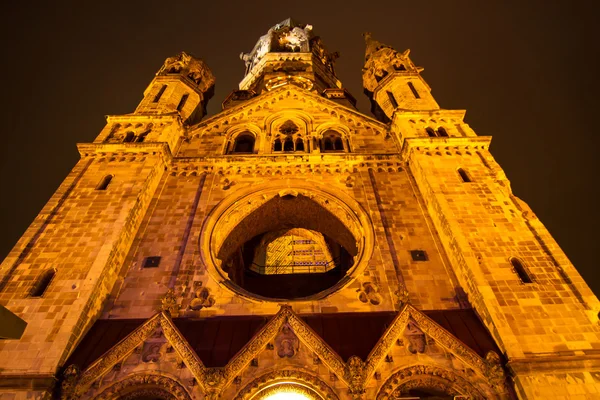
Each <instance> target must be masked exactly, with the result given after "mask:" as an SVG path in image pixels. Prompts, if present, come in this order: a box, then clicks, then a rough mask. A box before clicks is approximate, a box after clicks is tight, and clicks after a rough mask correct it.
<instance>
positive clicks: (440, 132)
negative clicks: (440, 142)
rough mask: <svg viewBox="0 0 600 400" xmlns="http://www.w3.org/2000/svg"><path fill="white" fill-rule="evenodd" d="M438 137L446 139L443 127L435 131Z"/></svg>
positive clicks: (446, 134) (446, 133)
mask: <svg viewBox="0 0 600 400" xmlns="http://www.w3.org/2000/svg"><path fill="white" fill-rule="evenodd" d="M437 132H438V135H440V136H442V137H448V132H446V130H445V129H444V128H443V127H441V126H440V127H439V128H438V129H437Z"/></svg>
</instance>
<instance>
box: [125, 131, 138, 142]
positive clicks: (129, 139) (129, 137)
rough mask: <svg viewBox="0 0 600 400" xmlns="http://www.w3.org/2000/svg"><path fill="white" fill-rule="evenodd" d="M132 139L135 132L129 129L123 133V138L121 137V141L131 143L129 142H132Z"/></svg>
mask: <svg viewBox="0 0 600 400" xmlns="http://www.w3.org/2000/svg"><path fill="white" fill-rule="evenodd" d="M134 139H135V133H133V132H131V131H129V132H127V133H126V134H125V139H123V142H125V143H131V142H133V140H134Z"/></svg>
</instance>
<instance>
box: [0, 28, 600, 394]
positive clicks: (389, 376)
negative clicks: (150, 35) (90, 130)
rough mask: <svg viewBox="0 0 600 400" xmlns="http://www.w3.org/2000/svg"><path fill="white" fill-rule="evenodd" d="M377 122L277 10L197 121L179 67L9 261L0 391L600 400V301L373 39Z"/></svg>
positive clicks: (198, 71)
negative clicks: (236, 78) (13, 330)
mask: <svg viewBox="0 0 600 400" xmlns="http://www.w3.org/2000/svg"><path fill="white" fill-rule="evenodd" d="M365 39H366V54H365V65H364V68H363V84H364V88H365V93H366V94H367V95H368V97H369V98H370V100H371V105H372V112H373V115H374V116H375V117H371V116H368V115H365V114H363V113H361V112H359V111H358V110H357V109H356V107H355V100H354V98H353V97H352V96H351V95H350V94H349V93H348V92H347V91H346V90H345V89H344V88H343V85H342V83H341V82H340V81H339V80H338V78H337V77H336V74H335V70H334V62H335V59H336V58H337V54H336V53H331V52H329V51H328V50H327V49H326V48H325V46H324V44H323V42H322V41H321V39H320V38H319V37H318V36H316V34H315V33H314V32H313V30H312V27H311V26H310V25H305V24H298V23H296V22H294V21H292V20H285V21H283V22H282V23H280V24H277V25H275V26H274V27H272V28H271V29H270V30H269V31H268V33H267V34H266V35H264V36H263V37H261V38H260V39H259V41H258V43H257V44H256V46H255V47H254V48H253V49H252V51H250V52H249V53H246V54H242V60H243V62H244V63H245V66H246V71H245V75H244V78H243V79H242V81H241V83H240V86H239V90H235V91H233V92H232V93H231V94H230V95H229V96H228V97H227V98H226V99H225V101H224V102H223V110H222V111H221V112H219V113H218V114H216V115H214V116H211V117H209V118H204V117H205V107H206V103H207V102H208V100H209V99H210V97H211V96H212V92H213V88H214V82H215V79H214V77H213V74H212V72H211V71H210V69H209V68H208V66H207V65H206V64H205V63H204V62H203V61H201V60H199V59H197V58H194V57H192V56H190V55H188V54H186V53H181V54H179V55H177V56H175V57H171V58H168V59H167V60H166V61H165V63H164V64H163V66H162V67H161V68H160V70H159V71H158V73H157V74H156V77H155V78H154V79H153V80H152V82H151V83H150V85H149V86H148V88H147V89H146V91H145V92H144V98H143V99H142V101H141V102H140V104H139V106H138V107H137V108H136V109H135V112H133V113H131V114H126V115H111V116H108V117H107V124H106V127H105V128H104V129H103V130H102V131H101V132H100V134H99V135H98V137H97V138H96V140H95V141H94V142H93V143H80V144H78V149H79V152H80V155H81V160H80V161H79V162H78V163H77V165H76V166H75V167H74V168H73V170H72V171H71V173H70V174H69V175H68V176H67V178H66V179H65V181H64V182H63V183H62V185H61V186H60V187H59V188H58V190H57V191H56V193H55V194H54V196H53V197H52V198H51V199H50V201H49V202H48V203H47V205H46V206H45V207H44V209H43V210H42V211H41V213H40V214H39V215H38V217H37V218H36V219H35V221H34V222H33V223H32V225H31V226H30V227H29V229H28V230H27V231H26V232H25V234H24V235H23V237H22V238H21V239H20V240H19V242H18V243H17V244H16V246H15V247H14V249H13V250H12V251H11V253H10V254H9V255H8V257H7V258H6V259H5V260H4V262H3V263H2V269H1V275H0V302H1V304H2V305H4V306H6V308H7V309H8V310H10V311H12V312H13V313H15V314H16V315H18V316H19V317H21V318H22V319H24V320H25V321H26V322H27V323H28V326H27V328H26V330H25V332H24V334H23V336H22V337H21V338H20V339H18V340H17V339H13V340H0V399H1V400H5V399H6V400H7V399H46V398H52V397H56V398H62V399H78V398H82V399H240V400H241V399H254V400H258V399H270V400H275V399H288V400H290V399H291V400H293V399H313V400H316V399H319V400H324V399H328V400H334V399H340V400H341V399H354V400H358V399H364V400H370V399H378V400H379V399H381V400H384V399H402V398H410V399H415V398H423V399H514V398H522V399H536V398H537V399H567V398H573V399H584V398H585V399H588V398H589V399H592V398H598V397H600V328H599V326H598V311H600V304H599V303H598V299H597V298H596V297H595V296H594V294H593V293H592V292H591V290H590V289H589V288H588V286H587V285H586V284H585V282H584V281H583V280H582V278H581V276H580V275H579V274H578V273H577V271H576V270H575V268H574V267H573V265H572V264H571V263H570V262H569V260H568V259H567V257H566V256H565V254H564V253H563V252H562V250H561V249H560V248H559V246H558V245H557V244H556V242H555V241H554V239H553V238H552V237H551V236H550V234H549V233H548V231H547V230H546V228H545V227H544V225H543V224H542V223H541V222H540V221H539V220H538V219H537V218H536V216H535V214H534V213H533V212H532V211H531V210H530V209H529V207H528V206H527V205H526V204H525V203H524V202H523V201H522V200H520V199H519V198H517V197H516V196H515V195H514V194H513V193H512V192H511V188H510V182H509V181H508V179H507V178H506V176H505V175H504V172H503V170H502V169H501V167H500V166H499V165H498V164H497V163H496V161H495V160H494V158H493V157H492V155H491V154H490V152H489V146H490V140H491V138H490V137H488V136H477V135H476V134H475V132H474V131H473V130H472V129H471V128H470V127H469V125H467V124H466V123H465V122H464V116H465V111H464V110H445V109H441V108H440V107H439V106H438V104H437V102H436V101H435V99H434V98H433V96H432V95H431V91H430V88H429V86H428V85H427V83H426V82H425V81H424V79H423V78H422V77H421V75H420V72H421V70H422V69H421V68H419V67H416V66H415V65H414V64H413V62H412V61H411V59H410V57H409V52H408V51H405V52H403V53H399V52H397V51H396V50H394V49H392V48H391V47H389V46H386V45H384V44H382V43H379V42H377V41H376V40H374V39H373V38H372V37H371V36H370V35H369V34H366V35H365Z"/></svg>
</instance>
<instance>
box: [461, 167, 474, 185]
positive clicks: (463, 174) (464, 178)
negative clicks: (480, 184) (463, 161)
mask: <svg viewBox="0 0 600 400" xmlns="http://www.w3.org/2000/svg"><path fill="white" fill-rule="evenodd" d="M458 174H459V175H460V178H461V179H462V181H463V182H466V183H469V182H472V181H471V178H470V177H469V175H468V174H467V172H466V171H465V170H464V169H462V168H459V169H458Z"/></svg>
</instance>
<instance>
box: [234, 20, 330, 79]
mask: <svg viewBox="0 0 600 400" xmlns="http://www.w3.org/2000/svg"><path fill="white" fill-rule="evenodd" d="M270 52H273V53H287V52H292V53H310V52H312V54H313V55H314V56H315V57H316V58H317V59H318V60H319V61H320V62H321V63H322V64H323V65H324V66H325V67H326V68H327V69H328V70H329V71H331V72H333V64H334V62H335V60H336V59H337V58H338V57H339V54H338V53H337V52H336V53H329V52H328V51H327V50H325V46H323V42H322V41H321V39H320V38H319V37H316V36H313V32H312V25H306V24H304V25H303V24H297V23H296V22H294V21H292V20H291V19H286V20H285V21H282V22H280V23H279V24H277V25H275V26H273V27H272V28H271V29H269V31H268V32H267V34H266V35H263V36H261V38H260V39H259V40H258V42H257V43H256V45H255V46H254V48H253V49H252V51H251V52H250V53H241V54H240V59H241V60H243V61H244V63H245V64H246V74H247V73H248V72H250V71H251V70H252V68H254V66H256V65H257V64H258V63H259V62H260V60H261V59H262V58H263V57H264V56H265V54H267V53H270Z"/></svg>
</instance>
